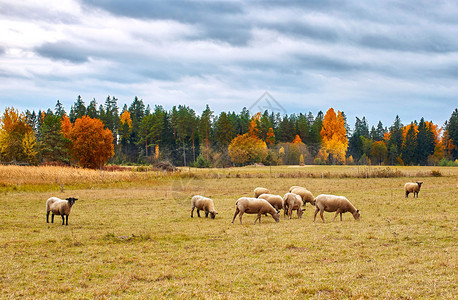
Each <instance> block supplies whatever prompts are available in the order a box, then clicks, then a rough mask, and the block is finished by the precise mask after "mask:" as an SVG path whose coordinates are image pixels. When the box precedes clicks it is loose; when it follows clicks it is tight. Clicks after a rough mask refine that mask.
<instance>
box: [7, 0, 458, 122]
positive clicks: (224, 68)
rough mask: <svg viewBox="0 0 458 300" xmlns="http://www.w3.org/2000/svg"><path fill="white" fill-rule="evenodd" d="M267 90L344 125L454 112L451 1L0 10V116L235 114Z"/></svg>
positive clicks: (64, 0)
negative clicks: (77, 111) (137, 111)
mask: <svg viewBox="0 0 458 300" xmlns="http://www.w3.org/2000/svg"><path fill="white" fill-rule="evenodd" d="M265 91H268V92H269V93H270V95H271V96H272V97H273V98H275V99H276V101H277V102H278V103H279V105H281V107H282V108H284V110H285V111H286V112H287V113H288V114H290V113H299V112H305V113H307V112H309V111H311V112H313V113H314V114H316V113H317V112H318V111H320V110H322V111H323V112H326V110H327V109H328V108H330V107H333V108H334V109H335V110H336V111H337V110H341V111H344V112H345V113H346V115H347V116H348V123H349V124H350V125H351V127H353V125H354V123H355V116H358V117H363V116H365V117H366V118H367V119H368V121H369V123H370V125H376V124H377V122H378V121H379V120H381V121H382V122H383V124H384V125H385V126H390V125H391V124H392V123H393V121H394V118H395V116H396V114H399V116H400V117H401V120H402V122H403V123H404V124H407V123H410V122H411V121H413V120H419V119H420V118H421V117H425V119H426V120H432V121H433V122H435V123H438V124H439V125H442V124H443V122H444V121H445V120H447V119H448V118H449V117H450V115H451V113H452V111H453V110H454V109H455V108H457V107H458V1H456V0H449V1H441V0H438V1H430V0H411V1H409V0H406V1H399V0H398V1H387V0H371V1H359V0H355V1H332V0H318V1H315V0H297V1H295V0H289V1H261V0H259V1H201V0H196V1H174V0H172V1H170V0H169V1H148V0H139V1H126V0H81V1H76V0H59V1H54V0H21V1H18V0H0V110H1V111H2V112H3V110H4V109H5V107H8V106H14V107H15V108H17V109H19V110H21V111H24V110H26V109H30V110H38V109H47V108H52V109H54V106H55V104H56V101H57V100H58V99H59V100H60V101H61V102H62V103H63V104H64V106H65V108H66V110H67V112H68V111H69V110H70V107H71V105H72V104H73V103H74V102H75V100H76V98H77V96H78V95H81V96H82V97H83V100H84V101H85V103H86V105H87V104H89V102H90V101H91V100H92V99H93V98H95V99H96V100H97V102H98V104H101V103H103V102H104V101H105V99H106V97H107V96H108V95H110V96H115V97H117V98H118V99H119V106H120V107H122V106H123V105H124V104H125V103H126V104H128V105H129V104H130V103H131V102H132V100H133V98H134V97H135V96H138V97H139V98H141V99H143V101H144V102H145V104H150V105H151V106H152V107H154V105H156V104H159V105H163V106H164V107H165V108H166V109H170V108H171V107H172V106H173V105H179V104H185V105H189V106H191V108H193V109H194V110H196V112H197V113H198V114H200V113H201V112H202V110H203V109H204V108H205V105H206V104H209V105H210V107H211V108H212V110H214V111H215V113H219V112H221V111H236V112H240V111H241V110H242V108H243V107H244V106H246V107H247V108H248V107H251V106H252V105H253V104H254V103H255V102H256V100H258V98H259V97H260V96H261V95H262V94H263V93H264V92H265ZM265 103H267V102H266V101H265V100H264V99H261V101H260V103H258V104H259V105H257V106H255V108H253V109H252V111H251V112H252V113H254V112H256V111H255V110H257V109H256V107H259V106H268V105H267V104H265ZM275 107H277V108H278V107H279V106H278V105H275Z"/></svg>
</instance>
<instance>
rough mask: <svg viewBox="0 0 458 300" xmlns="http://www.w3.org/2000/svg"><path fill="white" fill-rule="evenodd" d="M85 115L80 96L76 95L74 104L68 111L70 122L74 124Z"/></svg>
mask: <svg viewBox="0 0 458 300" xmlns="http://www.w3.org/2000/svg"><path fill="white" fill-rule="evenodd" d="M85 115H86V106H85V105H84V101H83V99H82V98H81V96H79V95H78V98H77V99H76V102H75V104H74V105H73V106H72V107H71V109H70V121H71V122H72V123H75V120H76V119H78V118H81V117H83V116H85Z"/></svg>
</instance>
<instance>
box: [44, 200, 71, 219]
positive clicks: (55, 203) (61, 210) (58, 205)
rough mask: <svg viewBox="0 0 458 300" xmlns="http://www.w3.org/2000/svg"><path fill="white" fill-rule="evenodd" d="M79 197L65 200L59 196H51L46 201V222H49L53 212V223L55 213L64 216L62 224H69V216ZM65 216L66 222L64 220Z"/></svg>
mask: <svg viewBox="0 0 458 300" xmlns="http://www.w3.org/2000/svg"><path fill="white" fill-rule="evenodd" d="M76 200H78V199H77V198H73V197H70V198H67V199H65V200H62V199H59V198H57V197H51V198H49V199H48V200H47V201H46V223H49V213H50V212H51V213H52V215H51V223H54V215H58V216H59V215H60V216H61V217H62V225H68V216H69V215H70V212H71V211H72V206H73V204H75V201H76ZM64 218H65V222H64Z"/></svg>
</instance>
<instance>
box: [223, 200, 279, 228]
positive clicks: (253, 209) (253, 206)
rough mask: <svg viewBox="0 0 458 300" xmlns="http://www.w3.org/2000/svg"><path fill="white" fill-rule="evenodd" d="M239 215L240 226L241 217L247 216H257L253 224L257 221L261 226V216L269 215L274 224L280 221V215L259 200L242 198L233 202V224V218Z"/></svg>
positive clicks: (265, 202)
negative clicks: (245, 214)
mask: <svg viewBox="0 0 458 300" xmlns="http://www.w3.org/2000/svg"><path fill="white" fill-rule="evenodd" d="M239 213H240V224H242V215H243V214H244V213H247V214H257V215H258V217H257V218H256V219H255V220H254V224H256V221H257V220H259V224H261V214H266V213H269V214H270V215H271V216H272V218H274V220H275V222H278V221H279V220H280V214H279V213H278V212H277V210H276V209H275V208H274V207H273V206H272V205H271V204H270V203H269V202H267V201H266V200H264V199H259V198H249V197H242V198H239V199H238V200H237V202H235V213H234V217H233V218H232V223H234V220H235V217H236V216H237V215H238V214H239Z"/></svg>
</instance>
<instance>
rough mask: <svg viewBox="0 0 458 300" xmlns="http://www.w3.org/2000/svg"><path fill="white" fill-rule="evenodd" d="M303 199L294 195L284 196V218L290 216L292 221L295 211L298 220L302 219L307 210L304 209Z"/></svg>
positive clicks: (287, 194)
mask: <svg viewBox="0 0 458 300" xmlns="http://www.w3.org/2000/svg"><path fill="white" fill-rule="evenodd" d="M302 205H303V202H302V198H301V196H299V195H296V194H294V193H286V194H285V196H283V217H286V215H288V217H289V219H291V217H292V214H293V210H296V211H297V218H298V219H300V218H301V217H302V214H303V212H304V210H305V209H302Z"/></svg>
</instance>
